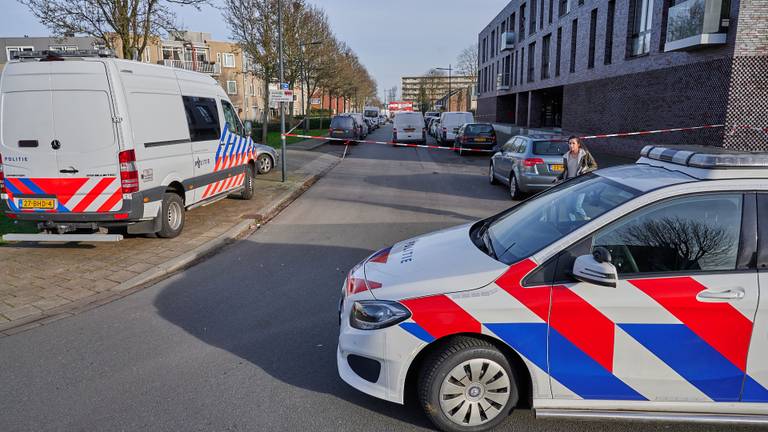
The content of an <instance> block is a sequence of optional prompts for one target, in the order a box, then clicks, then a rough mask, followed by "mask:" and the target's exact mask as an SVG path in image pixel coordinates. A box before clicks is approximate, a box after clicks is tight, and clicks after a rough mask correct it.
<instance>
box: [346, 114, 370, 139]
mask: <svg viewBox="0 0 768 432" xmlns="http://www.w3.org/2000/svg"><path fill="white" fill-rule="evenodd" d="M343 115H348V116H351V117H353V118H354V119H355V123H357V124H358V125H359V126H360V128H361V132H360V136H361V138H363V139H364V138H365V137H367V136H368V134H369V133H370V129H369V128H368V123H367V122H366V121H365V119H364V118H363V115H362V114H360V113H344V114H343Z"/></svg>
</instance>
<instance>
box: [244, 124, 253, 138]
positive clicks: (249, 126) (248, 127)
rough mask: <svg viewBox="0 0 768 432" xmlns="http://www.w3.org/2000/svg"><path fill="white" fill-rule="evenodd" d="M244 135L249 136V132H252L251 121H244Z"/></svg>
mask: <svg viewBox="0 0 768 432" xmlns="http://www.w3.org/2000/svg"><path fill="white" fill-rule="evenodd" d="M244 126H245V136H251V133H252V132H253V123H251V122H249V121H247V122H245V125H244Z"/></svg>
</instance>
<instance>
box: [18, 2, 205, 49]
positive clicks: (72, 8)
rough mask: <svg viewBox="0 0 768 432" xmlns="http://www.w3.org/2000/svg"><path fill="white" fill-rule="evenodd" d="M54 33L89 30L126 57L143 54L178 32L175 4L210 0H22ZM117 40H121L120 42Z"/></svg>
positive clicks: (92, 34) (91, 34)
mask: <svg viewBox="0 0 768 432" xmlns="http://www.w3.org/2000/svg"><path fill="white" fill-rule="evenodd" d="M18 1H19V3H21V4H23V5H25V6H27V7H29V9H30V11H31V12H32V14H33V15H34V16H35V17H36V18H37V19H38V20H40V22H41V23H42V24H43V25H45V26H46V27H48V28H49V29H50V30H51V31H52V32H53V34H54V35H57V36H63V35H65V34H69V33H75V34H86V35H88V36H92V37H95V38H98V39H100V40H101V41H102V42H103V43H104V45H105V46H106V47H107V48H110V49H115V46H116V45H119V46H120V48H121V49H120V51H122V57H123V58H132V57H133V54H134V52H136V53H137V54H138V55H139V57H141V55H143V54H144V50H145V49H146V48H147V44H148V43H149V42H150V41H151V40H152V38H154V37H158V36H159V35H160V34H161V33H164V32H165V33H170V34H175V33H177V32H178V28H177V26H176V15H175V13H174V12H173V10H172V6H171V5H187V6H192V7H195V8H197V9H199V8H200V6H202V5H204V4H207V3H208V2H209V0H18ZM116 42H117V43H116Z"/></svg>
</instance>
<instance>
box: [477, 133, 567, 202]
mask: <svg viewBox="0 0 768 432" xmlns="http://www.w3.org/2000/svg"><path fill="white" fill-rule="evenodd" d="M567 152H568V139H567V138H565V137H561V136H557V135H545V134H542V135H518V136H515V137H512V138H510V139H509V141H507V142H506V144H504V145H502V146H501V148H499V149H498V151H497V152H496V153H495V154H494V155H493V156H492V157H491V163H490V167H489V169H488V180H489V181H490V182H491V184H496V183H499V182H503V183H506V184H507V185H508V186H509V194H510V196H511V198H512V199H513V200H519V199H521V198H522V197H523V195H524V194H526V193H535V192H539V191H542V190H545V189H548V188H550V187H552V186H553V185H554V184H555V183H556V182H557V177H558V176H559V175H560V173H562V172H563V169H564V168H565V167H564V166H563V155H564V154H565V153H567Z"/></svg>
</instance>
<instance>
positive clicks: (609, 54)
mask: <svg viewBox="0 0 768 432" xmlns="http://www.w3.org/2000/svg"><path fill="white" fill-rule="evenodd" d="M615 15H616V0H609V1H608V15H607V17H606V22H605V55H604V56H603V63H604V64H607V65H609V64H611V62H612V61H613V19H614V17H615Z"/></svg>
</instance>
